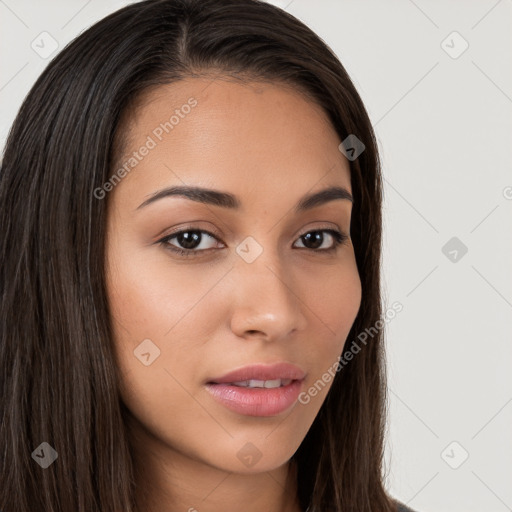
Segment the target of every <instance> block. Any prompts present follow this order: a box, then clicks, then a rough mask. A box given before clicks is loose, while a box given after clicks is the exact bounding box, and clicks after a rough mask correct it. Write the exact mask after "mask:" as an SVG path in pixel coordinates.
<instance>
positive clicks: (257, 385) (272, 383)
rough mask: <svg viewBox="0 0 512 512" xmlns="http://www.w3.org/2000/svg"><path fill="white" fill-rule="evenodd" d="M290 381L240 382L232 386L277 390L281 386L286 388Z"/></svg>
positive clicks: (253, 380)
mask: <svg viewBox="0 0 512 512" xmlns="http://www.w3.org/2000/svg"><path fill="white" fill-rule="evenodd" d="M291 381H292V379H274V380H255V379H252V380H241V381H238V382H233V383H232V384H233V385H234V386H239V387H244V388H279V387H281V386H288V384H290V382H291Z"/></svg>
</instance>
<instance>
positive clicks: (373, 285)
mask: <svg viewBox="0 0 512 512" xmlns="http://www.w3.org/2000/svg"><path fill="white" fill-rule="evenodd" d="M212 70H215V71H217V72H220V73H225V74H226V75H231V76H234V77H240V78H241V79H253V80H258V79H259V80H265V81H270V82H272V81H279V82H286V83H287V84H291V85H292V86H293V87H295V88H296V89H297V90H301V91H305V92H306V93H307V94H308V96H309V97H310V98H311V100H312V101H315V102H317V103H318V104H319V105H320V106H321V107H323V109H324V110H325V112H326V113H327V114H328V116H329V119H330V120H331V122H332V125H333V127H334V129H335V130H336V132H337V133H338V135H339V137H340V140H344V139H345V138H346V137H347V136H348V135H350V134H355V135H356V136H357V138H358V139H360V140H361V141H362V142H363V144H364V146H365V150H364V151H363V153H362V154H360V156H359V157H358V158H357V159H355V160H351V161H350V169H351V183H352V191H353V198H354V203H353V210H352V218H351V229H350V232H351V236H352V241H353V245H354V250H355V257H356V261H357V267H358V270H359V274H360V278H361V284H362V303H361V308H360V310H359V313H358V315H357V318H356V320H355V322H354V324H353V327H352V329H351V331H350V333H349V337H348V339H347V341H350V340H352V339H356V337H357V336H358V334H359V333H361V332H363V331H365V329H366V328H368V327H371V326H374V325H375V324H376V323H377V322H378V321H379V320H381V315H382V310H381V309H382V306H381V295H380V273H379V269H380V258H381V223H382V219H381V204H382V182H381V180H382V177H381V170H380V162H379V156H378V151H377V143H376V139H375V135H374V132H373V129H372V126H371V123H370V120H369V118H368V115H367V112H366V110H365V108H364V105H363V102H362V100H361V98H360V96H359V94H358V93H357V91H356V89H355V87H354V85H353V83H352V82H351V80H350V78H349V76H348V74H347V72H346V71H345V69H344V67H343V66H342V64H341V63H340V62H339V60H338V58H337V57H336V56H335V55H334V53H333V52H332V51H331V50H330V49H329V48H328V46H327V45H326V44H325V43H324V42H323V41H322V40H321V39H320V38H319V37H318V36H317V35H315V34H314V33H313V32H312V31H311V30H310V29H309V28H308V27H306V26H305V25H304V24H303V23H301V22H300V21H299V20H297V19H296V18H295V17H293V16H291V15H290V14H288V13H287V12H285V11H283V10H281V9H279V8H277V7H274V6H272V5H270V4H266V3H264V2H260V1H257V0H147V1H143V2H140V3H136V4H132V5H130V6H128V7H125V8H123V9H121V10H119V11H117V12H115V13H113V14H111V15H109V16H107V17H106V18H104V19H103V20H101V21H99V22H98V23H96V24H95V25H93V26H92V27H91V28H89V29H88V30H87V31H85V32H84V33H82V34H81V35H80V36H79V37H77V38H76V39H75V40H74V41H72V42H71V43H70V44H69V45H68V46H67V47H66V48H64V49H63V50H62V52H61V53H60V54H59V55H57V57H56V58H55V59H54V60H53V61H52V62H51V63H50V64H49V65H48V67H47V68H46V69H45V71H44V72H43V73H42V75H41V76H40V77H39V79H38V80H37V82H36V83H35V85H34V86H33V87H32V89H31V91H30V93H29V94H28V96H27V97H26V99H25V101H24V102H23V105H22V106H21V109H20V111H19V113H18V116H17V117H16V120H15V122H14V124H13V126H12V129H11V131H10V133H9V137H8V140H7V145H6V148H5V152H4V157H3V162H2V165H1V171H0V208H1V210H0V234H1V236H0V258H1V262H2V265H1V270H0V291H1V302H0V322H1V325H2V330H1V339H0V393H1V407H0V415H1V416H0V510H2V511H3V512H20V511H37V512H57V511H59V512H77V511H87V512H93V511H100V510H101V511H102V512H120V511H123V512H133V511H134V510H135V509H136V507H135V500H134V495H135V484H134V482H135V479H134V474H135V473H134V461H133V459H132V455H131V450H130V446H129V442H128V436H127V434H126V427H125V423H124V405H123V404H122V403H121V401H120V398H119V394H118V382H119V380H118V379H119V375H118V369H117V367H116V365H115V359H114V350H113V346H112V339H113V336H112V326H111V322H110V316H109V309H108V302H107V295H106V289H105V284H104V256H105V244H104V239H105V221H106V208H107V204H108V197H107V198H106V200H99V199H98V198H97V197H96V196H95V194H94V191H95V190H96V189H97V188H98V187H101V186H102V184H104V183H105V182H107V181H108V180H109V179H110V178H111V176H112V171H113V162H114V153H115V151H114V150H115V147H116V144H115V142H116V140H117V135H118V134H119V133H121V134H122V133H123V132H122V129H121V128H122V123H121V120H122V115H123V113H125V112H126V111H127V109H128V108H129V106H130V105H132V104H133V103H132V102H133V101H135V99H136V98H137V97H138V96H139V94H140V93H142V92H143V91H146V90H147V89H148V88H149V87H151V86H156V85H158V84H170V83H173V82H176V81H178V80H180V79H182V78H187V77H191V76H200V75H201V74H205V73H207V72H210V71H212ZM382 332H383V331H382V330H379V332H377V333H376V334H375V335H373V336H372V338H371V340H369V342H368V343H367V345H366V346H365V347H364V349H363V350H362V351H361V353H360V354H358V356H357V357H355V358H354V359H353V360H352V361H350V363H349V364H348V365H346V366H345V367H343V369H342V370H341V371H339V372H337V373H336V376H335V378H334V381H333V384H332V387H331V389H330V391H329V393H328V396H327V398H326V400H325V402H324V404H323V406H322V408H321V410H320V412H319V414H318V416H317V417H316V419H315V421H314V423H313V425H312V426H311V429H310V430H309V432H308V433H307V435H306V437H305V439H304V440H303V442H302V444H301V445H300V447H299V449H298V450H297V452H296V453H295V454H294V459H295V460H296V461H297V464H298V473H297V478H298V491H299V499H300V503H301V505H302V507H303V508H304V510H305V509H306V508H307V507H309V511H310V512H328V511H329V512H330V511H333V512H334V511H336V512H371V511H373V512H375V511H378V512H391V511H395V510H396V504H395V503H394V500H393V499H392V498H391V497H390V496H389V495H388V494H387V493H386V490H385V488H384V483H383V479H384V475H383V461H384V457H383V444H384V436H385V413H386V407H385V404H386V386H385V372H384V353H383V340H382ZM42 442H47V443H48V444H49V445H50V446H51V447H53V448H54V449H55V451H56V452H57V454H58V459H57V460H56V462H55V463H53V464H51V465H50V466H49V467H47V468H46V469H42V467H40V465H38V464H36V463H35V462H34V460H33V452H34V450H36V448H38V447H40V445H41V443H42ZM44 446H46V445H44Z"/></svg>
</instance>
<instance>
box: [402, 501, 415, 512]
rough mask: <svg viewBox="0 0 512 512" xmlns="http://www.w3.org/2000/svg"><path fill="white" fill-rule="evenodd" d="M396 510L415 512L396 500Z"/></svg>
mask: <svg viewBox="0 0 512 512" xmlns="http://www.w3.org/2000/svg"><path fill="white" fill-rule="evenodd" d="M398 512H416V511H415V510H413V509H412V508H409V507H407V506H406V505H404V504H403V503H400V502H398Z"/></svg>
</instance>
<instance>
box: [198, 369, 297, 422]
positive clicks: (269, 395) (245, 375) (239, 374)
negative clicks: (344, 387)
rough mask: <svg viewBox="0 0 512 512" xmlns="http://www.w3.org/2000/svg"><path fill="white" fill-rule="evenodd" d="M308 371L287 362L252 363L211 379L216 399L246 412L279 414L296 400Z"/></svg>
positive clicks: (240, 412)
mask: <svg viewBox="0 0 512 512" xmlns="http://www.w3.org/2000/svg"><path fill="white" fill-rule="evenodd" d="M305 377H306V374H305V373H304V372H303V371H302V370H301V369H300V368H298V367H297V366H295V365H290V364H288V363H279V364H277V365H270V366H266V365H261V364H260V365H252V366H246V367H243V368H241V369H239V370H235V371H233V372H230V373H228V374H226V375H224V376H222V377H219V378H215V379H212V380H209V381H207V382H206V383H205V387H206V389H207V391H208V392H209V393H210V395H211V396H212V397H213V399H214V400H215V401H216V402H218V403H219V404H221V405H223V406H224V407H226V408H227V409H229V410H231V411H233V412H235V413H238V414H242V415H245V416H261V417H268V416H277V415H279V414H282V413H283V412H285V411H287V410H288V409H290V408H291V407H292V406H293V405H294V404H295V403H296V401H297V399H298V396H299V393H300V391H301V388H302V383H303V382H304V379H305Z"/></svg>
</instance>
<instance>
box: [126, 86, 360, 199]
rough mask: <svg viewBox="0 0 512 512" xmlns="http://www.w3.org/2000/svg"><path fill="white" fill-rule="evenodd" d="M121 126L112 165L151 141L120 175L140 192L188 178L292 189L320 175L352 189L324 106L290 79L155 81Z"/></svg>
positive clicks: (221, 185) (299, 189)
mask: <svg viewBox="0 0 512 512" xmlns="http://www.w3.org/2000/svg"><path fill="white" fill-rule="evenodd" d="M123 134H124V136H126V145H125V147H124V150H125V151H124V153H123V155H122V157H121V158H120V159H119V160H118V162H117V163H118V165H119V164H121V165H122V164H123V163H125V162H126V161H127V159H128V158H129V157H130V155H132V154H133V152H134V151H137V150H138V149H139V148H142V147H143V146H144V145H146V146H148V145H149V146H151V150H150V151H145V153H146V155H145V156H144V157H143V158H141V159H140V160H138V162H137V164H136V166H134V167H133V170H132V171H131V172H130V173H129V176H128V178H125V179H123V181H126V182H128V181H129V182H130V183H131V187H130V188H133V190H137V191H138V192H139V193H140V194H143V193H150V192H152V189H154V188H155V187H161V186H168V185H169V184H174V183H177V184H180V185H182V184H184V183H187V184H196V185H215V186H216V187H218V188H230V189H233V188H235V189H238V190H240V191H243V190H257V189H261V188H267V189H268V188H274V189H275V188H277V189H279V190H281V193H282V192H283V191H286V192H289V193H294V192H293V191H294V189H295V188H297V195H298V194H302V193H304V192H305V190H304V189H309V188H311V187H313V186H314V184H315V183H317V182H319V181H320V180H325V181H324V183H325V184H331V185H342V186H344V187H345V188H347V189H348V190H350V167H349V164H348V161H347V160H346V158H345V157H344V156H343V155H342V154H341V152H340V151H339V149H338V145H339V143H340V139H339V136H338V134H337V133H336V131H335V129H334V127H333V125H332V124H331V122H330V120H329V119H328V116H327V114H326V113H325V112H324V110H323V109H322V108H321V107H320V106H319V105H318V104H316V103H315V102H313V101H312V100H310V99H309V98H307V97H306V96H305V95H304V94H302V93H301V92H300V91H298V90H294V89H293V87H292V86H290V85H288V84H280V83H279V84H276V83H265V82H241V81H235V80H232V79H225V78H218V77H217V78H192V79H186V80H182V81H179V82H176V83H173V84H169V85H162V86H158V87H154V88H152V89H151V90H150V91H147V92H146V93H145V94H144V95H143V96H141V97H140V98H139V99H138V101H137V103H136V104H135V105H134V107H133V108H132V109H130V110H128V111H127V112H126V113H125V124H124V130H123ZM123 187H124V184H123ZM118 188H121V187H118Z"/></svg>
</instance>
